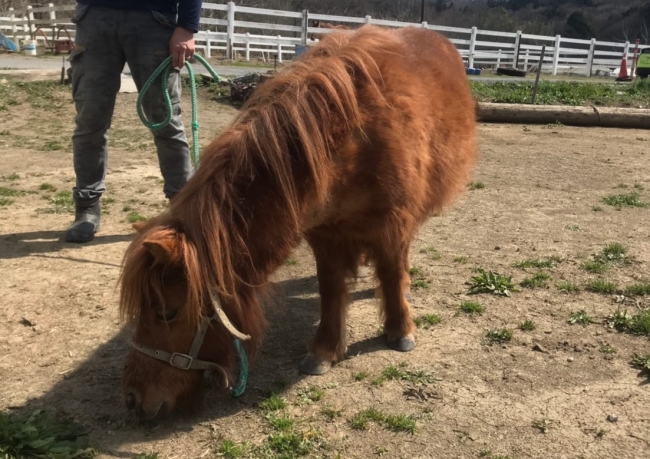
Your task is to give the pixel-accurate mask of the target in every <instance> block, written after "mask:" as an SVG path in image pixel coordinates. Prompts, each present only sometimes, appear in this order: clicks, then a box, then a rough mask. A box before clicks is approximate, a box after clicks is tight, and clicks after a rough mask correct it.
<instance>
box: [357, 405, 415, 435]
mask: <svg viewBox="0 0 650 459" xmlns="http://www.w3.org/2000/svg"><path fill="white" fill-rule="evenodd" d="M370 421H373V422H377V423H379V424H381V425H382V426H383V427H385V428H386V429H389V430H392V431H394V432H408V433H410V434H414V433H415V432H416V431H417V425H416V423H415V419H413V417H412V416H404V415H388V416H387V415H385V414H384V413H382V412H381V411H379V410H377V409H375V408H368V409H366V410H363V411H360V412H358V413H357V414H355V415H354V416H352V417H351V418H350V419H348V423H349V424H350V427H352V428H353V429H355V430H366V429H367V428H368V423H369V422H370Z"/></svg>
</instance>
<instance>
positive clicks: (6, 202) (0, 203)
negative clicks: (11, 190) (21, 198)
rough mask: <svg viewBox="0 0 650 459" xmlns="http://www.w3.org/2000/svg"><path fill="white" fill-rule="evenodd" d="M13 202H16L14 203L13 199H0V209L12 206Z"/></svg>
mask: <svg viewBox="0 0 650 459" xmlns="http://www.w3.org/2000/svg"><path fill="white" fill-rule="evenodd" d="M14 202H16V201H14V200H13V199H9V198H0V207H5V206H10V205H12V204H13V203H14Z"/></svg>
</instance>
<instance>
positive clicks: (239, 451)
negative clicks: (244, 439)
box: [216, 440, 248, 459]
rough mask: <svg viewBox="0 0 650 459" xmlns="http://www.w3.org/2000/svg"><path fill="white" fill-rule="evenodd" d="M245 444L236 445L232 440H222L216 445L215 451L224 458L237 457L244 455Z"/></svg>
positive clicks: (236, 458) (234, 458)
mask: <svg viewBox="0 0 650 459" xmlns="http://www.w3.org/2000/svg"><path fill="white" fill-rule="evenodd" d="M247 446H248V445H247V444H243V445H238V444H236V443H235V442H234V441H232V440H224V441H222V442H221V444H220V445H219V446H217V448H216V453H217V455H218V456H219V457H223V458H225V459H239V458H240V457H244V456H245V455H246V452H247V450H248V448H247Z"/></svg>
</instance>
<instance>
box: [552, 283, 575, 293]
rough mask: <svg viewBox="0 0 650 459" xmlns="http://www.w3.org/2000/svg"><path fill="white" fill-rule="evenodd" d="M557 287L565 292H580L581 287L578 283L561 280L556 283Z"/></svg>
mask: <svg viewBox="0 0 650 459" xmlns="http://www.w3.org/2000/svg"><path fill="white" fill-rule="evenodd" d="M556 286H557V289H558V290H559V291H561V292H564V293H578V292H580V287H579V286H578V285H577V284H574V283H573V282H569V281H561V282H558V283H557V284H556Z"/></svg>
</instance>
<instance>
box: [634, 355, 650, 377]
mask: <svg viewBox="0 0 650 459" xmlns="http://www.w3.org/2000/svg"><path fill="white" fill-rule="evenodd" d="M630 365H632V366H633V367H634V368H636V369H637V370H641V371H642V372H644V373H648V374H650V354H647V355H644V356H641V355H637V354H634V355H633V356H632V360H631V361H630Z"/></svg>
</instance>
